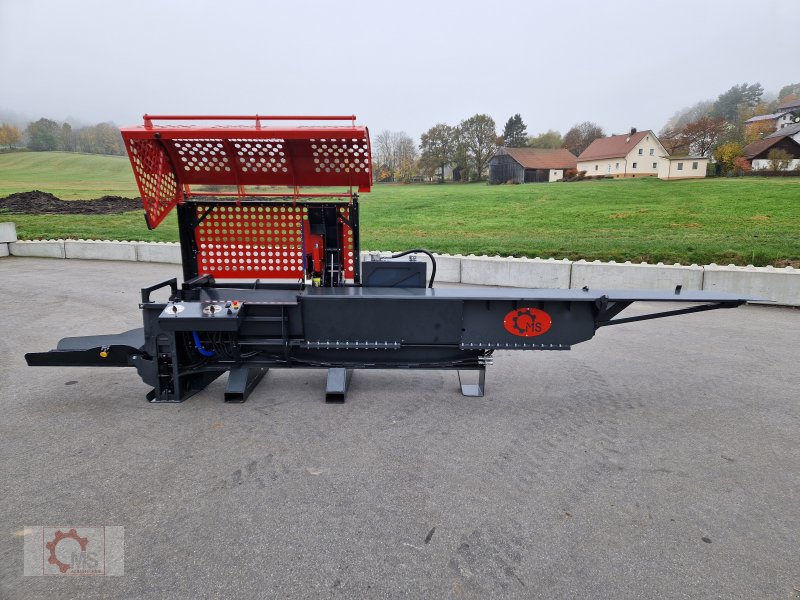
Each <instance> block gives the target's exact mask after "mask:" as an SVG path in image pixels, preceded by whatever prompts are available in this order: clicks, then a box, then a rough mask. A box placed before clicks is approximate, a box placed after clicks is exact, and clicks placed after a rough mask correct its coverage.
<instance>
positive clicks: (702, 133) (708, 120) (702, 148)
mask: <svg viewBox="0 0 800 600" xmlns="http://www.w3.org/2000/svg"><path fill="white" fill-rule="evenodd" d="M724 132H725V121H724V120H722V119H715V118H714V117H709V116H704V117H700V118H699V119H697V120H696V121H693V122H691V123H687V124H686V125H685V126H684V127H683V129H682V130H681V137H682V138H683V141H684V143H685V144H686V146H687V147H688V148H689V149H690V150H691V151H692V152H694V153H696V154H698V155H699V156H707V155H708V153H709V152H710V151H711V150H713V149H714V148H715V147H716V145H717V142H718V141H719V139H720V137H721V136H722V134H723V133H724Z"/></svg>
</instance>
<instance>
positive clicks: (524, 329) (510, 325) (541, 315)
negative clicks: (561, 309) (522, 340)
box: [503, 308, 553, 337]
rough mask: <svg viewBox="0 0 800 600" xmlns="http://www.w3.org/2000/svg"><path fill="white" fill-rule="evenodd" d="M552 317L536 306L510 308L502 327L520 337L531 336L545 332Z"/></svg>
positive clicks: (551, 321)
mask: <svg viewBox="0 0 800 600" xmlns="http://www.w3.org/2000/svg"><path fill="white" fill-rule="evenodd" d="M552 324H553V319H551V318H550V315H548V314H547V313H546V312H544V311H543V310H539V309H538V308H518V309H517V310H512V311H511V312H510V313H508V314H507V315H506V318H505V319H503V327H505V328H506V331H508V333H511V334H514V335H518V336H520V337H533V336H536V335H542V334H543V333H547V331H548V330H549V329H550V326H551V325H552Z"/></svg>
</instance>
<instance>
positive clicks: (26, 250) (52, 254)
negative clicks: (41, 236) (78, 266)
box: [8, 240, 66, 258]
mask: <svg viewBox="0 0 800 600" xmlns="http://www.w3.org/2000/svg"><path fill="white" fill-rule="evenodd" d="M8 250H9V251H10V252H11V255H12V256H38V257H41V258H66V254H65V253H64V240H37V241H26V240H23V241H20V242H12V243H10V244H9V245H8Z"/></svg>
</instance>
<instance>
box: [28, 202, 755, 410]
mask: <svg viewBox="0 0 800 600" xmlns="http://www.w3.org/2000/svg"><path fill="white" fill-rule="evenodd" d="M202 204H203V205H210V207H209V209H208V211H207V212H206V214H205V215H201V216H200V217H199V218H198V217H197V208H196V205H195V204H194V203H192V202H186V203H184V204H183V205H182V206H179V207H178V223H179V227H180V241H181V252H182V258H183V274H184V280H185V281H184V283H183V285H182V286H181V287H180V288H179V286H178V281H177V279H170V280H167V281H164V282H161V283H158V284H156V285H153V286H150V287H147V288H144V289H142V298H141V300H142V301H141V304H140V305H139V306H140V308H141V310H142V314H143V321H144V327H143V328H142V329H138V330H133V331H130V332H126V333H123V334H118V335H109V336H90V337H79V338H66V339H64V340H61V341H60V342H59V344H58V347H57V348H56V349H55V350H52V351H50V352H41V353H30V354H26V360H27V361H28V364H29V365H32V366H113V367H130V366H132V367H134V368H136V370H137V371H138V373H139V375H140V376H141V378H142V379H143V381H144V382H145V383H147V384H149V385H150V386H151V387H152V390H151V391H150V392H149V393H148V394H147V399H148V400H149V401H151V402H182V401H183V400H185V399H187V398H188V397H190V396H191V395H193V394H195V393H197V392H199V391H201V390H203V389H204V388H205V387H206V386H208V384H210V383H211V382H212V381H214V380H215V379H217V377H219V376H220V375H221V374H222V373H225V372H226V371H228V372H230V375H229V377H228V383H227V387H226V390H225V395H224V396H225V400H226V401H228V402H243V401H245V400H246V398H247V396H248V395H249V394H250V392H251V391H252V390H253V389H254V388H255V386H256V385H257V384H258V383H259V382H260V381H261V379H262V378H263V377H264V375H265V374H266V373H267V371H268V370H269V369H270V368H324V369H328V383H327V393H326V399H327V400H328V401H330V402H342V401H344V399H345V395H346V392H347V387H348V383H349V381H350V377H351V374H352V370H353V369H437V370H438V369H441V370H455V371H458V372H459V381H460V383H461V391H462V393H463V394H464V395H466V396H482V395H483V394H484V383H485V370H486V365H487V364H491V361H492V354H493V352H494V350H497V349H504V350H568V349H570V347H571V346H573V345H574V344H577V343H580V342H584V341H587V340H589V339H591V338H592V337H593V336H594V334H595V332H596V331H597V329H599V328H601V327H606V326H608V325H616V324H621V323H630V322H634V321H642V320H647V319H655V318H662V317H668V316H674V315H680V314H688V313H692V312H701V311H706V310H715V309H721V308H732V307H735V306H739V305H741V304H743V303H744V302H746V301H747V300H748V299H751V298H747V297H745V296H741V295H732V294H724V293H711V292H699V291H695V292H683V291H682V290H681V288H680V286H678V288H676V289H675V290H674V291H673V290H670V291H665V292H650V291H637V290H590V289H588V288H583V289H582V290H552V289H518V288H468V287H459V288H441V289H438V288H437V289H432V288H367V287H361V286H360V284H359V280H360V264H359V261H358V257H359V252H358V250H359V241H358V240H359V224H358V198H357V196H354V199H353V203H352V204H351V212H350V221H349V222H348V223H347V224H348V225H349V226H350V227H351V229H352V230H353V237H354V245H355V251H354V262H355V284H354V285H351V286H339V287H333V286H328V287H320V288H307V287H304V286H302V285H301V284H300V283H298V284H296V285H291V284H271V283H266V282H262V281H254V282H253V283H252V284H248V285H247V286H243V285H242V284H240V283H228V282H217V281H215V280H214V278H213V277H211V276H210V275H207V274H202V273H198V272H197V248H196V245H195V235H194V230H195V228H196V227H197V226H198V225H199V224H200V222H202V219H203V218H205V216H206V215H207V214H208V212H210V211H211V210H213V209H214V207H215V206H216V205H217V204H218V203H214V202H213V201H208V200H205V199H204V200H203V202H202ZM269 204H270V205H275V204H276V203H275V202H269ZM278 204H280V203H278ZM286 204H287V205H291V204H290V203H286ZM305 205H306V206H309V207H310V206H317V207H325V206H327V205H326V204H325V203H311V202H309V203H306V204H305ZM335 205H336V206H341V204H335ZM337 243H338V244H340V242H338V241H337ZM340 250H341V245H340ZM164 287H169V288H170V297H169V301H168V302H153V301H152V300H151V294H152V293H153V292H154V291H156V290H158V289H161V288H164ZM234 300H237V301H239V302H241V303H242V304H241V306H242V307H241V309H239V310H237V311H233V310H231V311H228V310H226V309H225V307H226V303H228V302H232V301H234ZM640 300H645V301H657V302H665V301H667V302H668V301H673V302H674V301H677V302H688V303H695V304H697V303H699V305H695V306H690V307H687V308H681V309H677V310H668V311H663V312H657V313H653V314H648V315H641V316H634V317H628V318H622V319H615V318H614V317H616V316H617V315H618V314H619V313H620V312H622V311H623V310H624V309H625V308H627V307H628V306H630V305H631V304H632V303H633V302H636V301H640ZM210 305H216V306H218V307H219V308H221V309H222V310H220V311H219V312H215V313H207V312H203V310H202V309H203V308H204V307H208V306H210ZM527 307H530V308H538V309H540V310H544V311H545V312H547V313H548V314H549V315H550V316H551V318H552V323H553V324H552V327H551V328H550V329H549V331H547V332H546V333H544V334H542V335H539V336H537V337H518V336H516V335H514V334H512V333H510V332H509V331H507V330H506V329H505V327H504V326H503V321H504V318H505V316H506V315H507V314H509V312H511V311H513V310H516V309H518V308H527ZM229 313H230V314H229ZM193 332H197V335H198V336H199V338H200V340H201V348H203V350H204V351H205V352H206V354H207V353H209V352H214V356H213V357H209V356H204V355H203V354H202V353H201V352H200V350H199V349H198V347H197V344H196V343H195V342H194V338H193V336H194V333H193ZM461 371H476V372H477V375H478V382H477V383H476V384H469V383H464V382H463V381H461V373H460V372H461Z"/></svg>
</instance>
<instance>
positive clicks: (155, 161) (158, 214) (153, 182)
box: [127, 139, 179, 227]
mask: <svg viewBox="0 0 800 600" xmlns="http://www.w3.org/2000/svg"><path fill="white" fill-rule="evenodd" d="M127 147H128V155H129V156H130V159H131V165H132V166H133V173H134V175H135V176H136V184H137V185H138V186H139V194H140V195H141V196H142V203H143V204H144V210H145V213H147V221H148V223H149V224H150V227H156V226H158V224H159V223H161V221H163V220H164V217H166V216H167V213H169V211H170V210H172V208H173V207H174V206H175V204H176V203H177V202H178V198H179V195H178V182H177V180H176V178H175V173H173V171H172V164H171V163H170V160H169V156H168V155H167V153H166V152H165V151H164V148H163V147H162V146H161V144H159V143H158V142H157V141H155V140H135V139H130V140H127Z"/></svg>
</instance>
